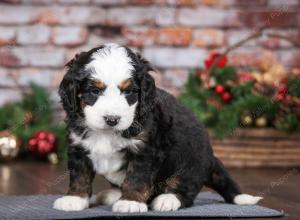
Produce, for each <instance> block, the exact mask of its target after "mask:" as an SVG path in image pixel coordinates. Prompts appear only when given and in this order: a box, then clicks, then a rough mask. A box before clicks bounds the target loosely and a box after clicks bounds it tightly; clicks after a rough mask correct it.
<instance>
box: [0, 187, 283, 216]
mask: <svg viewBox="0 0 300 220" xmlns="http://www.w3.org/2000/svg"><path fill="white" fill-rule="evenodd" d="M58 197H60V196H59V195H38V196H2V197H0V219H80V218H92V217H122V216H123V217H173V218H177V217H178V218H187V217H199V218H200V217H211V218H213V217H215V218H216V217H228V218H234V217H280V216H283V215H284V212H282V211H281V212H279V211H276V210H273V209H269V208H265V207H261V206H257V205H255V206H241V205H232V204H226V203H224V202H223V199H222V198H221V197H220V196H219V195H217V194H213V193H210V192H203V193H200V194H199V195H198V197H197V199H196V200H195V204H194V206H193V207H191V208H186V209H181V210H179V211H175V212H154V211H149V212H144V213H125V214H124V213H115V212H112V211H111V207H108V206H97V207H93V208H89V209H86V210H83V211H79V212H64V211H58V210H55V209H52V204H53V201H54V200H55V199H56V198H58Z"/></svg>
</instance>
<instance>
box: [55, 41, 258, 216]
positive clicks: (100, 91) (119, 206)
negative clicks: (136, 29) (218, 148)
mask: <svg viewBox="0 0 300 220" xmlns="http://www.w3.org/2000/svg"><path fill="white" fill-rule="evenodd" d="M67 67H68V70H67V73H66V74H65V76H64V78H63V80H62V82H61V85H60V88H59V95H60V97H61V102H62V105H63V108H64V110H65V111H66V115H67V117H66V123H67V129H68V139H69V148H68V156H69V161H68V168H69V172H70V185H69V190H68V193H67V195H66V196H63V197H62V198H59V199H57V200H56V201H55V202H54V205H53V207H54V208H55V209H59V210H64V211H80V210H83V209H85V208H88V207H89V198H90V196H91V194H92V182H93V179H94V176H95V174H101V175H103V176H104V177H105V178H106V179H107V180H108V181H109V182H110V183H111V185H112V187H113V188H112V189H111V190H107V191H104V192H101V193H100V194H99V195H98V198H97V200H98V201H99V202H101V203H102V204H105V205H112V210H113V211H114V212H146V211H147V210H148V205H149V207H151V208H152V210H155V211H174V210H177V209H179V208H184V207H189V206H191V205H192V204H193V201H194V199H195V197H196V195H197V194H198V192H199V191H200V189H201V188H202V187H203V186H208V187H211V188H212V189H214V190H215V191H217V192H218V193H219V194H220V195H221V196H223V198H224V199H225V201H226V202H228V203H235V204H255V203H257V202H258V201H259V200H260V199H261V198H260V197H254V196H250V195H247V194H241V191H240V189H239V187H238V186H237V184H236V183H235V182H234V181H233V179H232V178H231V177H230V176H229V174H228V173H227V171H226V170H225V168H224V166H223V165H222V163H221V162H220V161H219V160H218V159H217V158H216V157H214V155H213V151H212V148H211V146H210V143H209V139H208V135H207V132H206V130H205V128H204V126H203V125H202V124H201V123H199V122H198V120H197V119H196V117H195V116H194V115H193V114H192V113H191V112H190V111H188V110H187V109H186V108H185V107H183V106H182V105H181V104H180V103H178V101H177V100H176V99H175V98H174V97H172V96H171V95H170V94H168V93H167V92H165V91H163V90H161V89H158V88H156V87H155V83H154V80H153V78H152V77H151V75H150V74H149V72H150V71H152V70H153V69H152V68H151V66H150V64H149V63H148V62H147V61H146V60H145V59H143V58H142V57H141V56H140V55H138V54H136V53H134V52H133V51H131V50H130V49H129V48H127V47H123V46H119V45H116V44H107V45H104V46H100V47H98V48H94V49H92V50H90V51H88V52H83V53H81V54H79V55H77V56H76V57H75V58H74V59H72V60H71V61H70V62H69V63H68V64H67Z"/></svg>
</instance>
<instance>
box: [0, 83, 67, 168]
mask: <svg viewBox="0 0 300 220" xmlns="http://www.w3.org/2000/svg"><path fill="white" fill-rule="evenodd" d="M20 91H21V92H22V94H23V97H22V100H21V101H19V102H17V103H11V104H7V105H5V106H3V107H2V108H0V159H1V160H11V159H14V158H16V157H17V156H19V157H26V158H28V157H31V158H38V159H41V160H45V159H47V158H48V159H49V160H50V162H52V163H57V162H58V161H59V160H65V159H66V157H67V154H66V142H65V125H64V123H58V122H57V121H55V120H54V109H53V106H54V105H53V103H52V101H51V100H50V98H49V97H50V95H49V93H48V91H47V90H46V89H45V88H43V87H40V86H38V85H35V84H31V85H30V89H29V91H24V89H22V88H20Z"/></svg>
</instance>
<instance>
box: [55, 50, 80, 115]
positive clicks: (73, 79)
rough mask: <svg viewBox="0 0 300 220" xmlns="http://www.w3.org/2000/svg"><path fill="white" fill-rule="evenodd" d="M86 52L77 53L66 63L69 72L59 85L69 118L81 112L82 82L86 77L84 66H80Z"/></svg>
mask: <svg viewBox="0 0 300 220" xmlns="http://www.w3.org/2000/svg"><path fill="white" fill-rule="evenodd" d="M84 55H85V52H83V53H80V54H79V55H78V54H76V56H75V58H73V59H72V60H71V61H69V62H68V63H67V64H66V67H67V68H68V69H67V73H66V74H65V76H64V78H63V80H62V82H61V83H60V86H59V91H58V93H59V96H60V99H61V102H62V105H63V108H64V110H65V111H66V113H67V116H68V117H69V118H74V117H76V115H77V114H78V113H79V112H80V98H79V91H80V83H81V81H82V79H83V78H84V75H85V73H84V71H83V68H80V58H82V57H83V56H84Z"/></svg>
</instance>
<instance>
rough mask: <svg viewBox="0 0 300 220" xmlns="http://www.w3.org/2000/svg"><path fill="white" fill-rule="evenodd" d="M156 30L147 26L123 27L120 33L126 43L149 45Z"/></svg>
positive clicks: (153, 38)
mask: <svg viewBox="0 0 300 220" xmlns="http://www.w3.org/2000/svg"><path fill="white" fill-rule="evenodd" d="M156 33H157V31H156V30H155V29H152V28H148V27H135V28H130V27H127V28H123V29H122V34H123V35H124V37H125V39H126V44H128V45H132V46H149V45H153V44H154V42H155V38H156Z"/></svg>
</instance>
